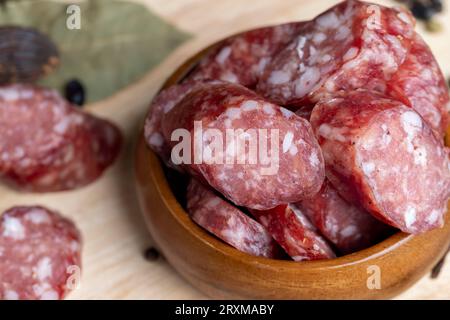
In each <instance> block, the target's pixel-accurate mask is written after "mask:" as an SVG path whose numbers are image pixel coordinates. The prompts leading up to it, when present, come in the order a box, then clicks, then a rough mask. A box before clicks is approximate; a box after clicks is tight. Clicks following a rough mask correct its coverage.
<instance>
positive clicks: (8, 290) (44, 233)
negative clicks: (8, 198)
mask: <svg viewBox="0 0 450 320" xmlns="http://www.w3.org/2000/svg"><path fill="white" fill-rule="evenodd" d="M80 252H81V236H80V233H79V232H78V230H77V228H76V227H75V225H74V224H73V223H72V222H71V221H70V220H68V219H66V218H64V217H62V216H61V215H59V214H58V213H56V212H53V211H51V210H48V209H46V208H43V207H39V206H32V207H13V208H11V209H9V210H7V211H5V212H4V213H3V214H2V216H1V217H0V300H2V299H3V300H18V299H20V300H39V299H42V300H50V299H51V300H56V299H62V298H64V297H65V296H66V294H68V293H69V292H70V290H71V289H73V287H71V286H70V284H72V285H74V284H75V283H76V281H77V279H73V281H74V283H72V282H71V279H70V278H71V277H73V276H77V275H79V274H78V273H76V272H80V270H81V257H80ZM76 270H78V271H76Z"/></svg>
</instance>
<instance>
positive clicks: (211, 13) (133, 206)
mask: <svg viewBox="0 0 450 320" xmlns="http://www.w3.org/2000/svg"><path fill="white" fill-rule="evenodd" d="M134 1H136V2H140V3H143V4H145V5H147V6H148V7H149V8H150V9H151V10H153V11H155V12H156V13H158V14H159V15H161V16H162V17H164V18H165V19H166V20H168V21H169V22H171V23H173V24H175V25H176V26H178V27H179V28H180V29H182V30H186V31H189V32H191V33H193V34H194V35H195V37H194V38H193V39H192V40H190V41H189V42H188V43H186V44H184V45H183V46H181V47H180V48H178V49H177V50H176V51H175V52H173V54H171V55H170V56H169V57H168V58H167V59H166V60H165V61H164V62H163V63H162V64H161V65H159V66H158V67H157V68H156V69H154V70H152V71H151V72H149V73H148V74H147V75H146V76H145V77H144V78H142V79H141V80H140V81H138V82H137V83H134V84H132V85H131V86H129V87H128V88H126V89H125V90H123V91H121V92H118V93H117V94H115V95H114V96H112V97H110V98H108V99H106V100H104V101H101V102H99V103H96V104H92V105H89V106H87V108H88V109H89V110H91V111H92V112H93V113H95V114H98V115H100V116H104V117H105V118H109V119H111V120H112V121H114V122H116V123H117V124H118V125H119V126H120V127H121V129H122V130H123V132H124V133H125V135H126V146H125V148H124V150H123V152H122V154H121V157H120V159H119V161H118V162H117V163H116V164H115V166H114V167H113V168H112V169H110V170H109V171H108V172H107V173H106V175H104V176H103V177H102V178H101V179H99V180H98V181H96V182H95V183H94V184H92V185H90V186H88V187H85V188H83V189H81V190H77V191H72V192H63V193H54V194H45V195H36V194H21V193H17V192H14V191H12V190H10V189H8V188H7V187H4V186H1V187H0V208H2V210H3V209H6V208H8V207H10V206H13V205H18V204H20V205H26V204H42V205H46V206H48V207H50V208H54V209H57V210H60V211H61V212H63V213H64V214H65V215H67V216H69V217H71V218H72V219H74V220H75V221H76V223H77V224H78V226H79V227H80V229H81V231H82V233H83V236H84V251H83V267H84V272H83V278H82V282H81V285H80V287H79V288H78V289H77V290H76V291H75V292H73V293H72V294H71V295H70V296H69V298H70V299H98V298H99V299H203V298H206V297H205V296H204V295H203V294H201V293H200V292H198V291H196V290H195V289H194V288H192V287H191V286H190V285H189V284H187V283H186V282H185V281H184V280H183V279H181V278H180V277H179V276H178V275H177V274H176V273H175V271H174V270H173V268H172V267H171V266H170V265H168V264H167V263H166V262H165V261H164V260H163V259H162V260H159V261H158V262H147V261H146V260H144V258H143V251H144V250H145V248H147V247H148V246H150V245H151V244H152V240H151V236H150V235H149V234H148V232H147V230H146V228H145V226H144V221H143V219H142V217H141V213H140V211H139V208H138V205H137V201H136V197H135V193H134V184H133V168H132V157H133V151H134V150H133V149H134V144H135V141H136V137H137V134H138V132H139V128H140V126H141V124H142V121H143V118H144V116H145V113H146V110H147V108H148V104H149V102H150V101H151V99H152V96H153V95H154V93H155V92H156V91H157V90H158V88H159V86H160V85H161V84H162V82H163V81H164V79H165V78H166V77H167V76H168V74H170V73H171V72H172V71H173V70H174V69H175V68H176V66H177V65H179V64H181V63H182V62H183V60H184V59H186V58H187V57H190V56H191V55H192V54H193V53H195V52H196V51H198V50H199V49H201V48H202V47H204V46H206V45H208V44H209V43H211V42H213V41H214V40H217V39H220V38H222V37H224V36H227V35H230V34H233V33H235V32H237V31H241V30H245V29H250V28H253V27H256V26H262V25H268V24H274V23H281V22H286V21H291V20H303V19H308V18H311V17H313V16H315V15H316V14H318V13H320V12H321V11H323V10H324V9H326V8H327V7H329V6H330V5H332V4H334V3H336V2H338V1H333V0H315V1H309V0H283V1H273V0H251V1H250V0H247V1H241V0H221V1H213V0H171V1H167V0H134ZM374 2H379V3H383V4H390V5H392V4H394V2H393V1H374ZM447 5H448V6H450V3H447ZM82 14H83V13H82ZM445 20H446V22H445V23H444V21H445ZM439 21H441V22H442V23H444V24H446V25H445V27H444V30H443V31H442V32H440V33H436V34H429V33H424V32H423V26H421V25H419V27H418V30H419V31H420V32H421V33H422V34H423V35H424V37H425V39H426V40H427V42H428V43H429V44H430V45H431V47H432V49H433V51H434V53H435V55H436V56H437V58H438V60H439V62H440V64H441V67H442V68H443V70H444V73H445V74H446V75H450V55H449V52H450V42H449V41H448V39H450V13H449V12H446V13H445V14H443V15H441V16H440V17H439ZM149 32H151V30H149ZM129 63H132V61H130V62H129ZM111 67H113V66H111ZM399 298H404V299H438V298H439V299H450V261H449V263H448V264H447V265H446V266H445V267H444V269H443V270H442V273H441V275H440V277H439V278H438V279H437V280H431V279H429V278H428V277H426V278H423V279H422V280H421V281H420V282H418V283H417V284H416V285H415V286H414V287H413V288H411V289H409V290H408V291H406V292H405V293H404V294H402V295H401V296H400V297H399Z"/></svg>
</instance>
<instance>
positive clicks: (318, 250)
mask: <svg viewBox="0 0 450 320" xmlns="http://www.w3.org/2000/svg"><path fill="white" fill-rule="evenodd" d="M251 213H252V214H253V215H254V216H255V218H256V219H257V220H258V221H259V222H260V223H261V224H262V225H263V226H264V227H265V228H266V229H267V231H269V233H270V234H271V235H272V237H273V238H274V239H275V240H276V241H277V242H278V244H279V245H280V246H281V247H282V248H283V249H284V250H285V251H286V252H287V253H288V254H289V256H290V257H291V258H292V259H293V260H295V261H304V260H320V259H330V258H334V257H335V254H334V252H333V249H331V247H330V246H329V244H328V243H327V241H326V240H325V239H324V238H323V237H322V236H321V235H320V234H319V233H318V231H317V229H316V228H315V227H314V226H313V225H312V224H311V222H310V221H309V220H308V218H307V217H306V216H305V215H304V214H303V213H302V212H301V211H300V210H299V209H298V208H297V207H296V206H295V205H293V204H288V205H280V206H278V207H275V208H273V209H269V210H264V211H259V210H251Z"/></svg>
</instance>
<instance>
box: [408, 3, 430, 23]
mask: <svg viewBox="0 0 450 320" xmlns="http://www.w3.org/2000/svg"><path fill="white" fill-rule="evenodd" d="M411 12H412V14H413V15H414V17H416V18H417V19H420V20H430V19H431V17H432V16H433V10H432V9H431V7H429V6H427V5H426V4H425V3H423V2H422V1H412V2H411Z"/></svg>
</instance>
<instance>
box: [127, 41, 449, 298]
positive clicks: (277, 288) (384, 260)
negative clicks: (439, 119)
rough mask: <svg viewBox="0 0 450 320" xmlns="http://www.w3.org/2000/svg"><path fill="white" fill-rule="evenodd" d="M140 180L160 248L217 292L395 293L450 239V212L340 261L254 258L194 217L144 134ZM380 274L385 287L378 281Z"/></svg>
mask: <svg viewBox="0 0 450 320" xmlns="http://www.w3.org/2000/svg"><path fill="white" fill-rule="evenodd" d="M210 48H211V47H209V48H207V49H205V50H203V51H201V52H200V53H198V54H197V55H195V56H194V57H192V58H191V59H189V60H188V61H186V62H185V63H184V64H183V65H182V66H181V67H179V68H178V70H176V71H175V72H174V73H173V75H172V76H171V77H170V78H169V79H168V80H167V81H166V83H165V84H164V86H163V88H165V87H167V86H169V85H172V84H175V83H177V82H179V81H180V80H181V79H182V78H183V77H184V76H185V75H186V74H187V73H188V72H189V70H191V69H192V67H193V66H194V65H195V64H196V63H197V62H198V61H199V59H200V58H201V57H202V56H203V55H204V54H205V52H206V51H207V50H208V49H210ZM449 132H450V130H449ZM449 132H448V133H449ZM135 179H136V186H137V192H138V198H139V202H140V206H141V208H142V211H143V213H144V216H145V220H146V223H147V225H148V229H149V231H150V232H151V235H152V236H153V238H154V240H155V242H156V244H157V246H158V247H159V249H160V250H161V251H162V252H163V254H164V256H165V257H166V258H167V260H168V262H169V263H170V264H171V265H172V266H173V267H174V268H175V269H176V270H177V271H178V272H179V273H180V274H181V275H182V276H183V277H184V278H185V279H186V280H188V281H189V282H190V283H191V284H192V285H193V286H194V287H196V288H198V289H199V290H200V291H202V292H204V293H205V294H207V295H208V296H210V297H212V298H217V299H240V298H244V299H247V298H249V299H385V298H391V297H394V296H395V295H398V294H399V293H401V292H402V291H404V290H406V289H407V288H409V287H410V286H412V285H413V284H414V283H415V282H416V281H418V280H419V279H420V278H421V277H422V276H424V275H425V274H426V273H428V272H429V271H430V270H431V268H432V267H433V266H434V265H435V264H436V263H437V262H438V261H439V260H440V259H441V257H442V256H443V255H444V254H445V253H446V251H447V248H448V247H449V244H450V214H447V215H446V218H445V225H444V227H443V228H441V229H436V230H433V231H430V232H427V233H425V234H422V235H409V234H405V233H402V232H398V233H396V234H394V235H393V236H391V237H390V238H388V239H386V240H384V241H383V242H381V243H378V244H376V245H374V246H372V247H370V248H368V249H365V250H362V251H359V252H356V253H353V254H350V255H346V256H343V257H339V258H336V259H331V260H320V261H306V262H294V261H286V260H273V259H267V258H262V257H254V256H251V255H248V254H245V253H242V252H240V251H238V250H236V249H234V248H233V247H231V246H229V245H227V244H225V243H224V242H222V241H221V240H219V239H217V238H215V237H214V236H212V235H210V234H209V233H208V232H206V231H205V230H204V229H202V228H200V227H199V226H197V225H196V224H195V223H194V222H193V221H192V220H191V219H190V218H189V216H188V214H187V213H186V212H185V210H184V209H183V208H182V206H181V205H180V204H179V203H178V201H177V200H176V198H175V196H174V194H173V193H172V191H171V188H170V186H169V184H168V182H167V179H166V177H165V175H164V172H163V168H162V164H161V162H160V160H159V159H158V157H157V156H156V155H155V154H154V153H153V152H152V151H151V150H150V149H149V148H148V147H147V145H146V143H145V140H144V136H143V134H140V138H139V142H138V145H137V149H136V157H135ZM377 276H380V288H377V286H376V282H373V280H374V279H375V278H374V277H377ZM375 281H376V280H375Z"/></svg>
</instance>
